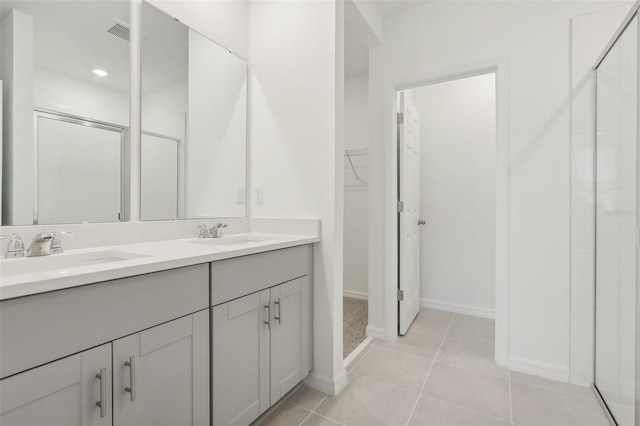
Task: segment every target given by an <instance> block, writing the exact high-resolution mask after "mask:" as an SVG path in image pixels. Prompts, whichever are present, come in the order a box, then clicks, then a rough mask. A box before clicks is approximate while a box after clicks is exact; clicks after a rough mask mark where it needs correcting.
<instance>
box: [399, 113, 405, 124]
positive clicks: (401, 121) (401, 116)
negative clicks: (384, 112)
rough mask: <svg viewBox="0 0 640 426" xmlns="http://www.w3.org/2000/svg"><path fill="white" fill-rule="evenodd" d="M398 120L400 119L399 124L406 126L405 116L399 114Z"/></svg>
mask: <svg viewBox="0 0 640 426" xmlns="http://www.w3.org/2000/svg"><path fill="white" fill-rule="evenodd" d="M397 118H398V124H404V114H403V113H401V112H399V113H398V116H397Z"/></svg>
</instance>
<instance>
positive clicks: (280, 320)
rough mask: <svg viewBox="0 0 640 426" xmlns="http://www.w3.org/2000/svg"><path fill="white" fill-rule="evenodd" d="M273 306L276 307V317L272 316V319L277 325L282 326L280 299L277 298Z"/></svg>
mask: <svg viewBox="0 0 640 426" xmlns="http://www.w3.org/2000/svg"><path fill="white" fill-rule="evenodd" d="M273 304H274V305H278V316H274V317H273V319H274V320H276V321H278V324H282V312H281V309H282V307H281V306H280V298H279V297H278V300H276V301H275V302H273Z"/></svg>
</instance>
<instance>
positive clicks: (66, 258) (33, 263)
mask: <svg viewBox="0 0 640 426" xmlns="http://www.w3.org/2000/svg"><path fill="white" fill-rule="evenodd" d="M142 257H148V256H147V255H144V254H138V253H131V252H126V251H119V250H106V251H95V252H89V253H69V254H67V253H63V254H53V255H49V256H40V257H23V258H20V259H3V260H2V261H0V275H1V276H3V277H12V276H15V275H23V274H29V273H37V272H52V271H60V272H65V271H68V270H70V269H74V268H79V267H82V266H92V265H100V264H105V263H113V262H122V261H125V260H131V259H139V258H142Z"/></svg>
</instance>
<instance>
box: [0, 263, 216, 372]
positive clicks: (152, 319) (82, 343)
mask: <svg viewBox="0 0 640 426" xmlns="http://www.w3.org/2000/svg"><path fill="white" fill-rule="evenodd" d="M208 282H209V271H208V266H207V265H206V264H202V265H195V266H189V267H186V268H178V269H172V270H168V271H162V272H155V273H152V274H147V275H140V276H135V277H130V278H123V279H119V280H114V281H106V282H102V283H97V284H91V285H86V286H82V287H76V288H71V289H67V290H60V291H54V292H50V293H43V294H38V295H34V296H27V297H22V298H17V299H10V300H5V301H2V302H0V378H3V377H6V376H9V375H12V374H15V373H18V372H20V371H24V370H26V369H29V368H32V367H35V366H38V365H41V364H44V363H47V362H50V361H53V360H56V359H59V358H62V357H64V356H67V355H70V354H73V353H76V352H80V351H82V350H85V349H87V348H91V347H94V346H97V345H100V344H102V343H105V342H108V341H111V340H115V339H118V338H120V337H122V336H126V335H128V334H132V333H135V332H138V331H140V330H143V329H146V328H149V327H153V326H155V325H158V324H160V323H163V322H166V321H170V320H172V319H175V318H178V317H181V316H184V315H189V314H192V313H194V312H196V311H199V310H201V309H205V308H207V307H208V294H209V286H208Z"/></svg>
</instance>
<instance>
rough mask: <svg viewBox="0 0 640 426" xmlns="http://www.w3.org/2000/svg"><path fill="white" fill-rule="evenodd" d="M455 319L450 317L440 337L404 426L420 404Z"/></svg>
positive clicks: (407, 425)
mask: <svg viewBox="0 0 640 426" xmlns="http://www.w3.org/2000/svg"><path fill="white" fill-rule="evenodd" d="M455 317H456V315H455V314H453V315H452V316H451V320H449V325H448V326H447V329H446V330H445V332H444V336H442V340H441V341H440V346H438V350H437V351H436V355H435V356H434V357H433V361H431V366H430V367H429V371H427V375H426V376H425V378H424V382H422V387H421V388H420V392H419V393H418V397H417V398H416V402H415V403H414V404H413V407H412V408H411V411H410V412H409V417H408V418H407V423H406V424H405V425H406V426H409V422H410V421H411V418H412V417H413V413H415V411H416V407H417V406H418V403H419V402H420V397H421V396H422V392H423V391H424V388H425V386H427V380H429V376H430V375H431V370H433V366H434V365H435V364H436V359H437V358H438V354H439V353H440V349H442V345H443V344H444V341H445V339H446V338H447V334H448V333H449V329H450V328H451V324H453V319H454V318H455Z"/></svg>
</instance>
